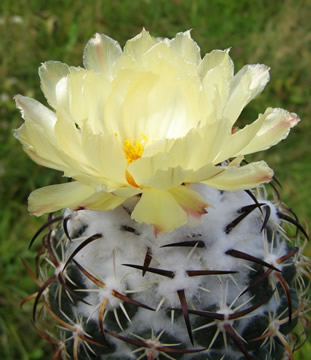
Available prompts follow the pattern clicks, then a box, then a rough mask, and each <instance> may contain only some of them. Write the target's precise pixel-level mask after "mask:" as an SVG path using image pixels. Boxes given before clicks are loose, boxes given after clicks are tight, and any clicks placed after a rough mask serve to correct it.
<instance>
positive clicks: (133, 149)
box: [123, 134, 147, 164]
mask: <svg viewBox="0 0 311 360" xmlns="http://www.w3.org/2000/svg"><path fill="white" fill-rule="evenodd" d="M146 142H147V137H146V136H145V135H143V134H141V135H139V140H136V139H134V140H132V141H130V140H129V139H126V140H125V141H124V145H123V151H124V154H125V157H126V160H127V162H128V164H129V163H132V162H134V161H135V160H137V159H140V158H141V156H142V154H143V152H144V150H145V144H146Z"/></svg>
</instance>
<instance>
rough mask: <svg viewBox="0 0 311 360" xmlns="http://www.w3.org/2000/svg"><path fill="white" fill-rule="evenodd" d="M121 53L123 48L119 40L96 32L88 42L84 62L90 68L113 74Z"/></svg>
mask: <svg viewBox="0 0 311 360" xmlns="http://www.w3.org/2000/svg"><path fill="white" fill-rule="evenodd" d="M121 54H122V49H121V47H120V45H119V43H118V42H117V41H115V40H113V39H111V38H110V37H109V36H107V35H103V34H95V36H94V37H93V38H92V39H90V40H89V42H88V43H87V44H86V47H85V49H84V53H83V64H84V67H85V68H86V69H88V70H93V71H95V72H103V73H106V74H107V75H108V76H109V75H110V76H111V74H112V68H113V66H114V64H115V62H116V60H117V59H118V58H119V57H120V56H121Z"/></svg>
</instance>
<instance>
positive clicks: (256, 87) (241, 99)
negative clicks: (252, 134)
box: [223, 64, 270, 125]
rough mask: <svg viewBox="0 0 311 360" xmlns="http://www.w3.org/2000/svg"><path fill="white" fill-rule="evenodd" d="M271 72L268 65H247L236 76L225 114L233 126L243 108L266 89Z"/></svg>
mask: <svg viewBox="0 0 311 360" xmlns="http://www.w3.org/2000/svg"><path fill="white" fill-rule="evenodd" d="M269 70H270V69H269V67H268V66H266V65H261V64H257V65H245V66H243V67H242V69H241V70H240V71H239V72H238V73H237V74H236V75H235V76H234V78H233V80H232V83H231V88H230V95H229V99H228V102H227V104H226V107H225V109H224V112H223V116H224V117H225V118H226V119H227V120H228V121H229V122H230V124H231V125H233V124H234V123H235V122H236V120H237V118H238V116H239V115H240V113H241V111H242V110H243V108H244V107H245V106H246V105H247V104H248V103H249V102H250V101H251V100H253V99H254V98H255V97H256V96H257V95H258V94H259V93H260V92H261V91H262V90H263V89H264V87H265V86H266V84H267V83H268V81H269V79H270V76H269Z"/></svg>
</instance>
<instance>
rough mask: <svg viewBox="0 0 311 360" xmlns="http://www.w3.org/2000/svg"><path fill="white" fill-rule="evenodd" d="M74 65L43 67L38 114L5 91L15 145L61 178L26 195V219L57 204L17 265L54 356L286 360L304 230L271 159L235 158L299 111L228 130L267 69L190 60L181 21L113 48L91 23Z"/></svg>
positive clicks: (196, 55)
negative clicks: (30, 253) (33, 252)
mask: <svg viewBox="0 0 311 360" xmlns="http://www.w3.org/2000/svg"><path fill="white" fill-rule="evenodd" d="M83 60H84V68H80V67H79V68H76V67H69V66H67V65H66V64H62V63H59V62H55V61H49V62H47V63H44V64H43V65H42V66H41V68H40V70H39V75H40V79H41V87H42V90H43V92H44V94H45V97H46V99H47V101H48V103H49V105H50V107H51V108H52V110H50V109H49V108H47V107H45V106H43V105H42V104H40V103H39V102H37V101H36V100H34V99H30V98H27V97H24V96H21V95H18V96H16V102H17V106H18V107H19V108H20V109H21V111H22V116H23V118H24V120H25V122H24V124H23V125H22V126H21V127H20V128H19V129H18V130H16V132H15V136H16V137H17V138H18V140H19V141H20V142H21V143H22V144H23V147H24V150H25V151H26V152H27V154H28V155H29V156H30V157H31V158H32V159H33V160H34V161H35V162H37V163H38V164H40V165H43V166H46V167H50V168H53V169H56V170H59V171H63V172H64V176H66V177H68V178H70V180H73V181H70V182H68V183H64V184H57V185H51V186H48V187H45V188H41V189H37V190H35V191H33V192H32V193H31V195H30V197H29V211H30V212H31V213H33V214H35V215H42V214H44V213H50V214H52V213H53V212H55V211H58V210H62V209H66V210H65V211H64V212H63V214H62V215H61V216H57V217H54V215H50V216H49V220H48V222H47V223H46V224H45V225H44V226H43V227H42V228H41V229H40V230H39V231H38V233H37V234H36V235H35V237H34V239H33V241H34V240H35V239H36V238H37V237H38V235H39V234H41V232H42V231H43V230H45V229H47V230H48V233H47V234H46V235H44V236H43V239H42V245H41V247H40V248H39V252H38V257H37V274H34V273H32V271H31V270H30V268H29V266H28V265H27V264H26V263H25V266H26V268H27V270H28V272H29V273H30V274H31V276H32V277H33V278H34V279H35V281H36V282H37V284H38V285H39V291H38V293H37V294H36V295H35V296H34V297H35V303H34V314H33V316H34V318H36V317H37V316H39V315H38V314H37V313H38V308H39V307H40V306H41V305H40V304H42V308H43V309H45V311H44V312H42V311H40V315H41V314H45V315H47V316H50V317H51V318H53V319H54V320H55V322H56V324H58V325H60V326H61V329H60V330H59V329H58V334H57V335H56V333H55V329H54V332H53V331H52V330H51V329H50V328H49V326H48V325H47V328H46V329H43V330H39V329H38V328H36V329H37V331H38V332H39V333H40V335H41V336H42V337H44V338H45V339H46V340H47V341H49V342H50V343H52V345H53V346H54V347H55V351H56V353H55V356H54V358H55V359H56V358H60V359H67V358H68V359H70V358H73V359H74V360H77V359H87V358H89V359H110V360H112V359H115V360H117V359H148V360H152V359H165V358H167V359H175V358H176V359H198V360H199V359H211V360H214V359H216V360H218V359H219V360H220V359H223V360H230V359H244V358H246V359H263V360H269V359H271V360H272V359H276V360H277V359H280V360H281V359H286V358H293V355H292V354H293V344H294V336H293V334H292V332H293V330H294V328H295V326H296V325H297V323H301V321H300V320H303V312H304V310H305V308H306V306H307V300H306V292H307V289H308V283H307V282H305V281H304V275H305V274H307V273H308V271H309V262H308V261H307V259H305V258H304V256H303V254H302V249H303V248H304V246H305V241H304V239H306V238H307V233H306V232H305V230H304V229H303V227H302V226H301V225H300V223H299V222H298V220H297V218H296V217H295V215H294V214H292V213H291V212H290V210H289V209H288V208H287V207H286V206H285V205H284V204H282V203H281V201H280V199H279V196H278V192H277V190H276V187H275V185H273V184H274V182H275V178H274V177H273V171H272V170H271V169H270V168H269V166H268V165H267V164H266V163H265V162H264V161H259V162H254V163H246V162H245V161H244V156H245V155H247V154H250V153H254V152H257V151H261V150H264V149H267V148H269V147H271V146H272V145H275V144H277V143H278V142H279V141H280V140H282V139H284V138H285V137H286V136H287V135H288V133H289V131H290V128H292V127H293V126H295V125H296V124H297V123H298V121H299V118H298V116H297V115H296V114H294V113H289V112H287V111H285V110H283V109H273V108H268V109H267V110H266V111H265V112H264V113H263V114H260V115H259V116H258V118H257V120H255V121H254V122H253V123H252V124H250V125H248V126H245V127H244V128H243V129H238V128H237V127H236V126H235V123H236V121H237V119H238V117H239V115H240V113H241V111H242V110H243V108H244V107H245V106H246V105H247V104H248V103H249V102H250V101H251V100H252V99H253V98H255V97H256V96H257V95H258V94H259V93H260V92H261V91H262V90H263V89H264V87H265V85H266V84H267V82H268V81H269V68H268V67H267V66H265V65H246V66H244V67H243V68H242V69H241V70H240V71H239V72H238V73H237V74H235V75H234V71H233V62H232V60H231V58H230V56H229V51H228V50H225V51H222V50H215V51H212V52H211V53H209V54H206V55H205V56H204V57H203V59H202V58H201V56H200V49H199V47H198V45H197V44H196V43H195V42H194V41H193V40H192V38H191V36H190V32H189V31H188V32H185V33H179V34H177V35H176V37H175V38H174V39H172V40H169V39H156V38H153V37H151V36H150V35H149V33H148V32H147V31H145V30H143V31H142V32H141V33H140V34H139V35H137V36H136V37H135V38H133V39H131V40H129V41H128V42H127V43H126V45H125V47H124V49H123V51H122V49H121V47H120V46H119V44H118V43H117V42H116V41H114V40H112V39H111V38H109V37H108V36H106V35H99V34H96V35H95V37H94V38H92V39H91V40H90V41H89V42H88V43H87V45H86V48H85V50H84V57H83ZM272 180H273V181H272ZM271 181H272V183H271V185H272V187H273V189H274V190H275V192H274V193H275V194H276V195H277V196H274V197H273V196H272V197H269V196H268V194H267V191H266V187H265V185H264V183H269V182H271ZM55 224H56V227H54V225H55ZM57 224H58V225H57ZM290 224H291V226H296V227H297V230H298V232H297V233H296V234H295V233H294V234H295V235H294V236H293V235H292V231H291V227H289V226H288V225H290ZM31 244H32V243H31ZM27 300H28V299H27ZM56 329H57V327H56ZM52 333H53V334H55V335H52Z"/></svg>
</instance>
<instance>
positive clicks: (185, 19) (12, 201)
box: [0, 0, 311, 360]
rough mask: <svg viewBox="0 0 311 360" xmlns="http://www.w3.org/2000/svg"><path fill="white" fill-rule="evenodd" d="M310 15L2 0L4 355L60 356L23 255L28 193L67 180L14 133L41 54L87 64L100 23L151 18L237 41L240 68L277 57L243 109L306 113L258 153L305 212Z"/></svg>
mask: <svg viewBox="0 0 311 360" xmlns="http://www.w3.org/2000/svg"><path fill="white" fill-rule="evenodd" d="M310 18H311V2H310V1H308V0H305V1H304V0H275V1H271V0H254V1H252V0H239V1H235V0H232V1H230V0H102V1H101V0H90V1H84V0H74V1H71V0H67V1H62V0H42V1H40V0H1V1H0V39H1V41H0V60H1V64H0V79H1V81H0V154H1V156H0V200H1V207H0V254H1V258H0V274H1V283H0V358H1V359H4V360H11V359H12V360H13V359H18V360H19V359H21V360H26V359H31V360H35V359H47V358H50V357H51V355H50V352H49V351H50V349H49V348H48V347H47V346H46V345H45V344H44V343H43V341H41V340H40V338H39V337H38V336H37V335H36V333H35V332H34V331H33V330H32V329H31V322H30V319H31V306H30V305H29V306H28V305H26V306H25V307H24V309H23V310H21V309H20V308H19V305H20V302H21V300H22V299H23V298H24V297H25V296H27V295H29V294H30V293H32V292H34V291H35V286H34V285H33V282H32V280H31V279H30V278H29V277H28V276H27V275H26V274H25V270H24V268H23V266H22V265H21V261H20V259H19V257H20V256H21V255H22V256H23V257H24V258H25V259H26V260H28V261H31V260H32V259H33V253H32V252H29V251H27V246H28V242H29V239H30V238H31V236H32V235H33V233H34V232H35V230H36V229H37V228H38V226H39V224H41V223H42V221H43V219H37V218H34V217H29V216H28V215H27V208H26V201H27V196H28V194H29V193H30V192H31V191H32V190H33V189H35V188H38V187H41V186H45V185H48V184H52V183H57V182H59V181H60V174H59V173H57V172H55V171H52V170H49V169H45V168H42V167H39V166H37V165H36V164H33V163H32V162H31V161H30V160H29V159H28V158H27V156H26V155H25V154H24V153H23V151H22V148H21V146H20V145H19V143H18V142H17V141H16V140H15V139H14V138H13V136H12V130H13V129H15V128H17V127H19V126H20V125H21V124H22V120H21V118H20V114H19V112H18V111H17V110H16V108H15V104H14V101H13V100H12V98H13V96H14V95H15V94H18V93H21V94H23V95H27V96H32V97H35V98H36V99H38V100H39V101H42V102H43V103H45V100H44V98H43V95H42V93H41V91H40V84H39V78H38V75H37V69H38V66H39V65H40V63H41V62H44V61H46V60H59V61H62V62H66V63H68V64H70V65H81V64H82V51H83V47H84V45H85V44H86V42H87V40H88V39H89V38H90V37H91V36H92V35H93V34H94V33H95V32H99V33H105V34H107V35H109V36H111V37H113V38H114V39H116V40H118V41H119V42H120V43H121V45H124V43H125V41H126V40H127V39H128V38H130V37H133V36H135V35H136V34H137V33H139V32H140V31H141V29H142V27H145V28H146V29H147V30H149V31H150V32H151V33H152V35H154V36H163V37H172V36H174V35H175V33H176V32H179V31H183V30H187V29H190V28H192V29H193V30H192V36H193V38H194V39H195V40H196V41H197V42H198V43H199V45H200V47H201V51H202V54H204V53H206V52H208V51H210V50H212V49H215V48H220V49H225V48H228V47H232V50H231V56H232V57H233V60H234V62H235V65H236V69H237V70H238V69H239V68H241V66H243V65H244V64H246V63H264V64H266V65H268V66H270V67H271V81H270V83H269V85H268V86H267V88H266V89H265V91H264V92H263V94H261V95H260V96H259V97H258V98H257V99H256V100H254V101H253V102H252V103H251V104H250V105H249V106H248V107H247V109H246V110H245V111H243V113H242V116H241V118H242V121H243V122H244V123H246V122H251V121H253V120H254V119H256V117H257V114H258V113H259V112H263V111H264V110H265V108H266V107H268V106H273V107H282V108H286V109H288V110H290V111H294V112H297V113H298V114H299V116H300V117H301V118H302V119H303V121H302V122H301V123H300V124H299V125H298V127H297V128H295V129H294V130H293V131H292V132H291V134H290V136H289V138H288V139H287V140H286V141H285V142H282V143H280V144H279V145H278V146H277V147H275V148H272V149H270V150H269V151H266V152H265V153H264V154H263V153H259V154H255V155H253V157H252V158H253V159H265V160H266V161H267V162H268V163H269V164H270V165H271V166H272V167H273V168H274V169H275V172H276V174H277V177H278V178H279V180H280V181H281V183H282V184H283V188H282V191H281V193H282V198H283V199H284V200H285V201H286V202H287V203H288V204H289V206H290V207H292V208H293V209H295V211H296V212H297V213H298V215H300V217H301V219H308V218H309V219H310V217H311V190H310V175H311V171H310V170H311V161H310V159H311V157H310V155H311V150H310V140H311V118H310V114H311V102H310V97H311V88H310V84H311V71H310V58H311V57H310V55H311V22H310ZM248 159H249V160H250V159H251V158H248ZM308 251H309V254H311V251H310V248H309V249H308ZM310 351H311V342H308V343H307V344H306V346H305V347H304V348H303V349H302V350H301V351H300V352H299V353H296V354H295V359H299V360H302V359H309V358H310V357H309V354H310Z"/></svg>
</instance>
